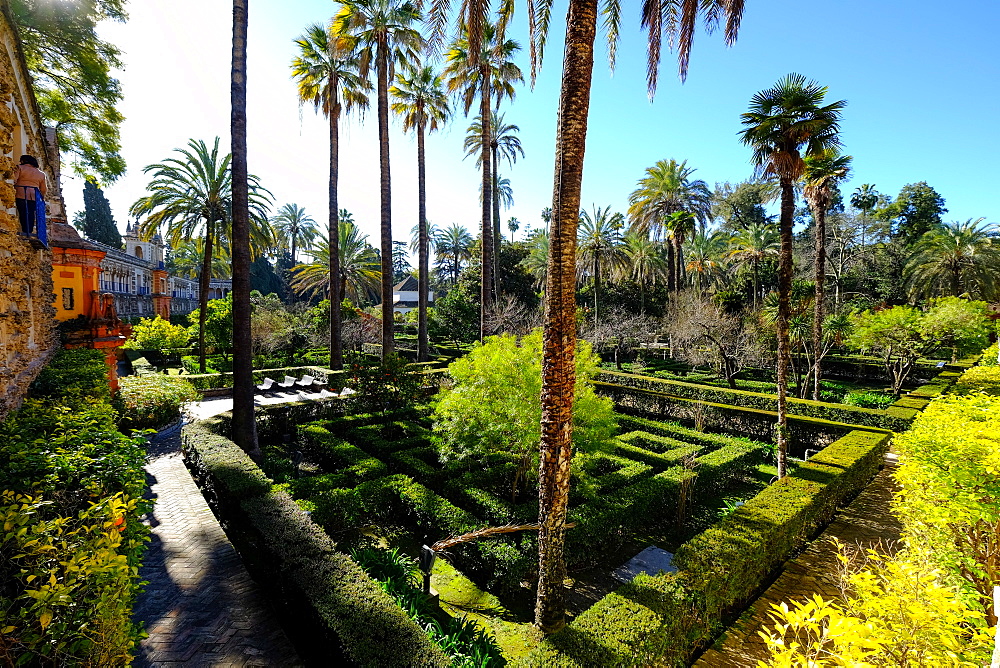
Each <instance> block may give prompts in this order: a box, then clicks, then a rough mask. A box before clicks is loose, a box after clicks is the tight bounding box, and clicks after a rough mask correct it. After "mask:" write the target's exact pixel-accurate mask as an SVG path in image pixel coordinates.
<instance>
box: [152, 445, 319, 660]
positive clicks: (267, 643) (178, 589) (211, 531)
mask: <svg viewBox="0 0 1000 668" xmlns="http://www.w3.org/2000/svg"><path fill="white" fill-rule="evenodd" d="M146 475H147V480H148V484H149V491H148V492H147V493H148V494H150V495H151V496H152V498H154V499H155V501H156V505H155V508H154V509H153V513H152V516H151V517H149V518H148V522H149V524H150V526H151V527H152V532H153V535H152V542H151V544H150V547H149V551H148V552H147V553H146V558H145V560H144V563H143V566H142V568H141V569H140V570H139V576H140V577H141V578H142V579H143V580H148V581H149V584H148V585H146V590H145V592H144V593H142V594H141V595H140V596H139V600H138V602H137V605H136V608H135V613H134V614H135V618H136V619H137V620H143V621H145V622H146V630H147V632H148V633H149V637H148V638H147V639H146V640H144V641H142V643H141V644H140V648H139V652H138V656H137V657H136V660H135V662H134V664H133V665H135V666H174V665H184V666H282V667H284V666H297V665H301V661H300V660H299V658H298V656H297V655H296V653H295V650H294V648H293V647H292V645H291V644H290V643H289V642H288V639H287V638H286V637H285V633H284V631H282V629H281V627H280V626H279V624H278V621H277V619H276V617H275V614H274V613H273V612H272V610H271V609H270V607H268V605H267V603H266V602H265V601H264V599H263V596H262V595H261V593H260V592H259V590H258V588H257V585H256V584H255V583H254V582H253V580H251V579H250V576H249V575H248V574H247V572H246V569H245V568H244V567H243V563H242V562H241V561H240V557H239V555H238V554H237V553H236V550H234V549H233V546H232V544H230V542H229V540H228V539H227V538H226V534H225V533H224V532H223V530H222V527H221V526H220V525H219V523H218V521H216V519H215V515H213V514H212V511H211V509H210V508H209V507H208V504H207V503H206V502H205V498H204V497H203V496H202V494H201V491H200V490H199V489H198V487H197V485H195V483H194V480H193V479H192V478H191V475H190V473H188V470H187V467H185V466H184V461H183V459H182V458H181V453H180V431H179V430H176V431H175V433H174V434H172V435H170V436H160V437H157V438H156V439H154V440H153V441H152V442H151V443H150V444H149V459H148V462H147V465H146Z"/></svg>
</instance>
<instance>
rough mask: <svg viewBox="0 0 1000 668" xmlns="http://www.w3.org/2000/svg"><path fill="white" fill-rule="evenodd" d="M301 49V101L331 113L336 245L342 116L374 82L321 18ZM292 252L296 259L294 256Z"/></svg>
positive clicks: (359, 104) (331, 218)
mask: <svg viewBox="0 0 1000 668" xmlns="http://www.w3.org/2000/svg"><path fill="white" fill-rule="evenodd" d="M295 44H296V46H298V48H299V53H298V55H297V56H296V57H295V59H294V60H293V61H292V78H293V79H294V80H295V83H296V86H297V88H298V95H299V103H300V104H306V103H310V102H311V103H312V105H313V108H314V109H315V110H317V111H322V113H323V114H324V115H325V116H326V117H327V119H328V120H329V123H330V177H329V181H328V186H327V196H328V199H329V208H328V213H327V238H328V239H329V240H330V245H331V246H332V247H333V248H334V249H336V248H337V247H338V246H339V244H340V239H339V238H338V232H339V230H340V224H339V218H338V216H339V211H340V210H339V206H340V204H339V199H338V197H339V195H338V189H339V182H340V115H341V113H344V112H350V111H351V110H352V109H359V110H363V109H365V108H367V106H368V96H367V95H366V91H367V90H369V89H370V88H371V84H369V83H368V81H367V80H366V79H365V78H364V77H362V76H361V75H360V72H359V69H360V60H359V57H358V54H357V53H356V52H355V51H354V50H353V48H352V46H353V43H352V42H351V40H347V39H333V38H331V35H330V31H329V30H328V29H327V28H326V26H323V25H321V24H318V23H314V24H312V25H310V26H308V27H306V31H305V33H304V34H302V35H301V36H299V37H298V38H297V39H296V40H295ZM329 256H330V261H331V262H332V263H333V265H331V266H330V271H329V276H330V280H332V281H334V283H336V281H338V280H339V277H340V273H341V272H340V268H339V267H337V266H336V264H337V262H338V261H339V258H340V253H339V252H333V253H330V254H329ZM295 259H296V258H295V253H294V251H293V253H292V261H293V262H294V261H295ZM329 291H330V292H331V293H333V294H337V293H339V292H340V291H341V290H340V286H338V285H336V284H334V285H331V286H330V290H329ZM343 366H344V355H343V344H342V342H341V338H340V309H335V308H332V309H330V367H331V368H333V369H342V368H343Z"/></svg>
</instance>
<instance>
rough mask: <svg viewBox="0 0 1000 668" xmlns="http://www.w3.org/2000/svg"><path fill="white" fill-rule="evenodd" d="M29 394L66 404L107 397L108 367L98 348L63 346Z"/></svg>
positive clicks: (44, 369)
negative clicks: (69, 348) (64, 347)
mask: <svg viewBox="0 0 1000 668" xmlns="http://www.w3.org/2000/svg"><path fill="white" fill-rule="evenodd" d="M29 395H30V396H32V397H36V398H38V399H48V400H52V401H57V402H59V403H61V404H64V405H66V406H79V405H81V404H84V403H88V402H95V401H107V400H108V399H109V398H110V396H111V391H110V389H109V387H108V367H107V364H105V362H104V353H102V352H101V351H99V350H89V349H86V348H74V349H73V350H60V351H59V352H58V353H57V354H56V356H55V357H54V358H53V359H52V360H51V361H50V362H49V363H48V364H46V365H45V367H44V368H43V369H42V370H41V372H40V373H39V374H38V377H37V378H35V382H34V383H32V384H31V388H30V390H29Z"/></svg>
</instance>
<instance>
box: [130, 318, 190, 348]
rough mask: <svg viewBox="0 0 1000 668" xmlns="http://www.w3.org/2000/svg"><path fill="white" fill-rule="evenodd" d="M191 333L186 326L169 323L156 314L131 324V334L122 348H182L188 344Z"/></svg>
mask: <svg viewBox="0 0 1000 668" xmlns="http://www.w3.org/2000/svg"><path fill="white" fill-rule="evenodd" d="M190 338H191V334H190V333H189V332H188V330H187V328H186V327H182V326H180V325H171V324H170V323H169V322H167V321H166V320H164V319H163V318H161V317H160V316H156V317H155V318H143V319H142V320H140V321H139V322H138V323H137V324H135V325H133V326H132V335H131V336H129V337H128V341H126V342H125V345H123V346H122V348H129V349H132V350H160V349H163V348H183V347H184V346H186V345H187V344H188V341H189V340H190Z"/></svg>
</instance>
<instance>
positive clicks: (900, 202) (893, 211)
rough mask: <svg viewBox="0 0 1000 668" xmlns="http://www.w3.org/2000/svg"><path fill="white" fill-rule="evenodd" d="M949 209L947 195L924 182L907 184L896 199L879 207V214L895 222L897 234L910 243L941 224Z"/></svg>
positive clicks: (876, 213) (877, 214)
mask: <svg viewBox="0 0 1000 668" xmlns="http://www.w3.org/2000/svg"><path fill="white" fill-rule="evenodd" d="M947 212H948V209H946V208H945V206H944V198H943V197H941V195H939V194H938V192H937V191H936V190H934V188H932V187H930V186H929V185H927V182H926V181H920V182H919V183H907V184H906V185H905V186H903V189H902V190H900V191H899V196H897V197H896V200H895V201H894V202H892V203H891V204H889V205H888V206H886V207H884V208H881V209H878V210H877V211H876V212H875V217H876V218H878V219H879V220H883V221H886V222H892V223H893V228H894V229H893V232H894V233H895V235H896V237H897V238H899V239H900V240H902V241H903V243H906V244H909V243H912V242H914V241H916V240H917V239H919V238H920V237H921V236H922V235H923V234H924V232H927V231H929V230H931V229H933V228H935V227H937V226H938V225H940V224H941V215H942V214H944V213H947Z"/></svg>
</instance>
